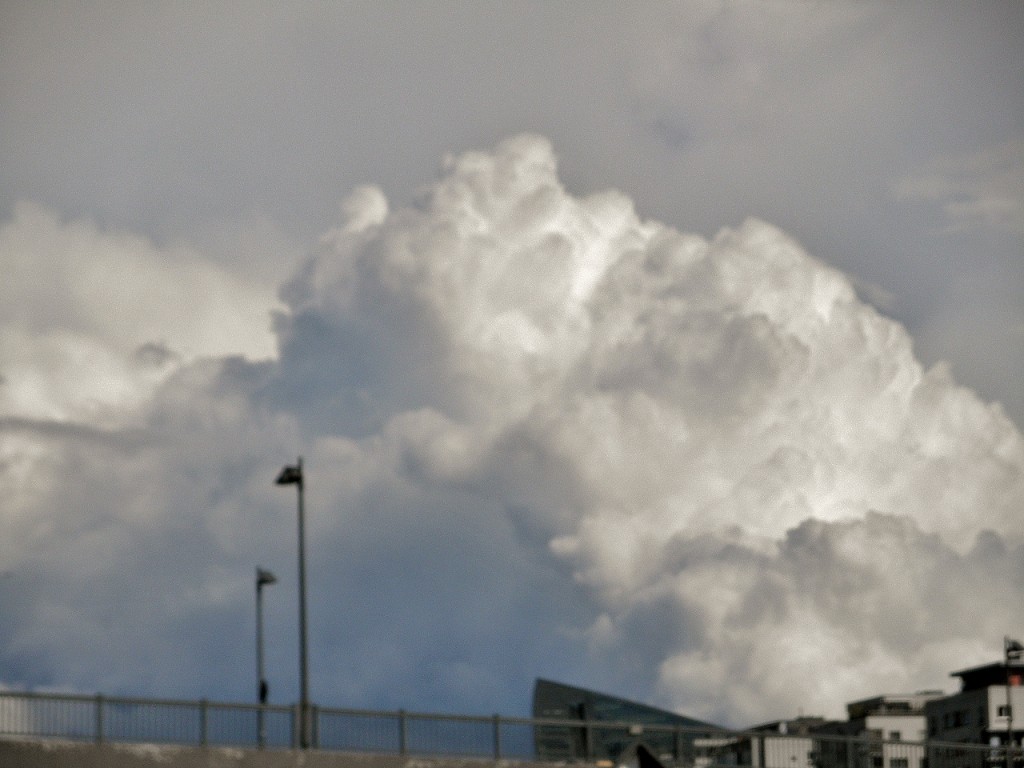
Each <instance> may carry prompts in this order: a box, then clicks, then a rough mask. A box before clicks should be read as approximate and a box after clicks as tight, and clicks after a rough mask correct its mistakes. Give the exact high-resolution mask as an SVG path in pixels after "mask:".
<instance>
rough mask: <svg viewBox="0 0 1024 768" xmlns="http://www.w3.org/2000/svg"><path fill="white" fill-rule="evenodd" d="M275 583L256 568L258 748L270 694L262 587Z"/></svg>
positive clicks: (264, 737)
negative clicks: (264, 638) (264, 652)
mask: <svg viewBox="0 0 1024 768" xmlns="http://www.w3.org/2000/svg"><path fill="white" fill-rule="evenodd" d="M276 583H277V577H276V576H275V575H274V574H272V573H271V572H270V571H265V570H263V569H262V568H260V567H259V566H257V567H256V686H257V695H258V696H259V700H260V708H259V710H257V723H256V730H257V736H258V737H259V745H260V747H262V746H263V745H264V743H265V742H266V737H267V733H266V729H265V726H264V723H263V707H264V705H265V704H266V703H267V695H268V694H269V693H270V686H269V685H267V678H266V677H265V676H264V674H263V587H265V586H267V585H269V584H276Z"/></svg>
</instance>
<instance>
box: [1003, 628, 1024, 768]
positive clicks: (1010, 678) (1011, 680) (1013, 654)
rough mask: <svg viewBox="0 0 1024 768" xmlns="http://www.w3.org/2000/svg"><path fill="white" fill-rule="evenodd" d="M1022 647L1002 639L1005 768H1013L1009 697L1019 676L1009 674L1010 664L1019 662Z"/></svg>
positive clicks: (1013, 641) (1011, 708)
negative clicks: (1004, 697)
mask: <svg viewBox="0 0 1024 768" xmlns="http://www.w3.org/2000/svg"><path fill="white" fill-rule="evenodd" d="M1022 656H1024V645H1021V644H1020V643H1019V642H1017V641H1016V640H1011V639H1010V637H1009V636H1006V637H1003V658H1004V663H1005V667H1006V768H1013V749H1012V748H1013V699H1012V697H1011V695H1010V693H1011V689H1012V688H1013V686H1014V685H1020V675H1019V674H1010V662H1011V661H1017V662H1019V661H1020V660H1021V657H1022Z"/></svg>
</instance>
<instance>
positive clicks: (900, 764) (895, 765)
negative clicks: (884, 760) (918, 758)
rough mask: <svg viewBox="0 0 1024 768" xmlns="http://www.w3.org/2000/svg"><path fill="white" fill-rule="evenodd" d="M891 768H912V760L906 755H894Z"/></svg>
mask: <svg viewBox="0 0 1024 768" xmlns="http://www.w3.org/2000/svg"><path fill="white" fill-rule="evenodd" d="M889 768H910V760H909V758H906V757H894V758H893V759H892V760H890V761H889Z"/></svg>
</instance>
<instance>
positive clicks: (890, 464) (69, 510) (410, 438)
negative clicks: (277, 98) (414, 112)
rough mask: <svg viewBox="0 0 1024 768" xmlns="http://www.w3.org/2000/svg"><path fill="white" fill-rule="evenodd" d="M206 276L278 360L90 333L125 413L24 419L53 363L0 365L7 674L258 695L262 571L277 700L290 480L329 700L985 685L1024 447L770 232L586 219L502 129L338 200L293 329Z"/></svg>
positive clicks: (782, 694) (746, 705) (139, 330)
mask: <svg viewBox="0 0 1024 768" xmlns="http://www.w3.org/2000/svg"><path fill="white" fill-rule="evenodd" d="M20 216H21V218H19V219H18V220H16V221H15V222H13V223H11V224H8V225H7V228H6V229H5V230H4V233H5V237H4V238H3V239H2V240H0V242H2V243H3V244H4V245H3V247H4V248H5V249H8V250H10V249H12V248H16V246H15V245H11V243H12V242H14V240H13V238H14V235H16V234H17V233H18V232H20V231H22V230H23V229H24V228H25V227H27V226H29V225H30V224H32V222H36V223H35V224H32V226H36V227H40V226H45V227H48V228H49V229H50V230H52V231H54V232H56V233H57V234H58V235H60V236H61V237H64V238H65V240H64V241H62V242H69V241H67V236H68V234H67V230H68V229H72V230H75V231H77V232H79V233H81V232H82V231H84V232H85V235H86V237H85V241H86V242H92V241H95V240H96V239H97V238H103V237H109V236H108V235H103V234H101V233H99V232H97V231H96V230H95V228H93V227H90V226H84V225H81V224H72V225H67V224H63V225H62V224H60V223H59V222H56V221H55V220H54V219H53V218H52V216H50V215H49V214H46V212H45V211H42V212H40V211H38V210H34V209H26V210H24V211H22V213H21V214H20ZM61 233H63V234H61ZM81 239H82V238H81V237H79V238H78V239H77V240H74V241H73V242H72V244H70V245H66V246H65V247H66V248H73V247H78V246H77V245H74V243H78V242H80V241H81ZM117 242H123V238H120V239H117ZM131 242H132V243H134V244H135V246H137V247H138V248H141V250H142V252H143V255H144V254H145V253H147V252H148V250H149V249H152V248H157V247H158V246H154V245H152V244H151V243H150V244H147V243H145V242H144V241H143V242H142V243H141V245H140V243H139V241H137V240H132V241H131ZM18 252H20V251H18ZM138 258H142V257H138ZM125 259H128V261H129V262H131V263H136V261H135V259H136V257H134V256H133V257H127V256H126V257H125ZM142 263H146V262H145V261H144V260H143V262H142ZM182 274H186V275H187V274H188V272H187V270H186V271H185V272H184V273H182ZM223 280H224V281H225V282H224V283H223V286H224V287H223V291H224V296H225V298H226V299H228V300H234V301H238V302H240V304H241V305H243V306H247V307H249V308H251V309H252V310H253V311H256V310H258V311H259V312H262V313H263V315H264V316H265V317H267V318H269V317H270V315H271V313H273V317H274V320H273V325H272V328H273V339H274V340H275V341H276V347H275V348H274V351H273V352H272V353H271V354H266V355H263V356H261V355H260V354H258V352H259V350H260V349H262V348H261V347H248V348H243V347H242V342H243V341H244V342H245V343H250V344H253V345H258V344H260V343H262V342H261V340H260V337H259V335H258V334H255V335H253V334H251V333H243V332H242V331H238V333H239V334H241V335H240V336H232V335H231V332H230V328H229V327H225V326H223V325H218V324H217V323H216V322H215V319H214V320H207V321H203V322H204V325H206V324H209V325H211V326H216V327H219V328H221V329H222V330H223V331H224V334H225V335H224V336H223V337H222V338H221V340H220V341H218V342H217V343H223V344H225V345H231V344H235V345H236V348H238V351H249V353H250V354H249V356H248V357H243V356H229V355H226V354H224V352H223V350H222V349H219V348H218V347H217V346H216V344H215V343H214V342H210V343H209V346H206V347H201V348H195V347H193V348H188V345H187V344H186V341H187V340H192V339H195V338H196V334H195V333H194V332H193V331H191V330H189V329H188V328H187V327H185V326H181V327H182V328H183V330H182V331H181V332H180V334H179V335H178V336H173V335H172V336H167V337H165V338H164V339H163V340H161V339H157V338H154V331H152V330H150V329H148V328H145V327H136V326H135V325H132V326H131V327H130V328H131V332H129V330H127V329H129V326H118V328H117V329H116V332H115V331H111V330H104V329H103V327H102V325H101V323H100V321H99V320H97V319H95V317H94V316H93V315H90V313H88V312H85V311H84V310H83V311H81V312H76V313H73V314H72V316H73V317H74V318H76V319H75V320H74V321H73V322H72V321H66V320H65V321H62V322H65V324H70V326H73V327H71V328H70V330H67V329H66V332H67V333H71V332H73V333H75V334H79V335H83V336H89V337H91V338H96V339H102V340H103V343H104V345H105V348H106V349H109V350H110V351H109V356H110V359H112V360H116V361H117V365H118V366H120V367H117V366H113V367H111V366H108V368H109V370H112V371H114V373H109V372H107V373H104V376H105V377H106V378H104V379H103V380H104V381H107V382H108V383H107V384H104V385H103V386H102V387H99V391H102V392H108V393H109V392H112V391H117V390H116V387H114V386H113V385H112V384H110V383H109V382H110V381H114V382H115V383H116V382H117V381H128V382H129V384H128V385H126V387H127V388H128V389H129V390H130V391H131V392H133V393H134V395H135V396H134V397H133V398H130V399H118V398H116V397H107V398H106V399H104V400H103V401H102V405H103V407H102V408H96V407H92V408H89V407H84V406H83V405H82V402H78V401H75V402H72V403H71V404H70V405H69V402H70V401H69V398H72V400H73V397H72V395H69V394H68V393H67V392H64V391H61V392H57V393H54V394H52V395H51V401H47V402H48V403H49V405H47V404H46V403H43V404H40V403H39V402H37V401H31V402H29V401H28V400H27V399H19V396H18V392H21V391H25V392H28V391H31V392H33V393H34V394H33V396H37V395H36V394H35V393H37V391H38V390H36V389H35V388H31V387H27V388H25V389H24V390H21V389H19V378H18V377H19V376H20V375H25V376H28V375H31V372H32V371H33V370H35V369H33V368H32V366H31V365H28V364H26V365H23V366H12V367H11V371H9V372H5V381H4V384H3V388H4V392H5V397H6V398H7V399H6V400H5V401H4V403H5V409H6V410H5V411H4V413H5V414H7V417H6V418H5V419H4V420H2V421H0V434H2V435H3V443H2V451H3V455H2V461H0V492H2V493H3V495H4V498H5V499H8V502H7V504H6V505H5V507H4V512H3V514H4V518H5V520H4V525H5V530H7V531H8V535H7V536H5V538H4V542H3V544H2V545H0V556H2V560H0V562H3V563H4V568H5V569H6V571H5V572H6V573H7V574H9V575H8V576H6V577H5V578H4V580H3V581H2V582H0V601H2V603H0V608H2V610H3V613H4V615H5V616H8V617H10V620H9V621H5V622H4V625H3V629H2V630H0V632H2V633H3V634H2V636H0V661H2V669H3V670H4V673H3V674H4V682H5V683H6V684H8V685H15V686H18V685H27V686H35V687H47V686H64V687H72V688H81V689H85V690H95V689H101V690H104V691H106V692H122V691H123V692H131V693H146V694H150V695H190V696H198V695H208V696H211V697H216V698H225V697H226V698H248V697H249V696H250V695H251V693H250V688H251V679H252V671H251V667H252V657H251V653H250V650H249V649H250V648H251V644H252V624H251V621H252V619H251V602H252V583H251V581H252V569H253V566H254V565H256V564H257V562H258V563H259V564H261V565H263V566H265V567H270V568H272V569H273V570H274V571H275V572H276V573H278V576H279V577H282V578H281V584H280V585H278V586H275V587H273V588H272V589H271V590H269V592H268V596H267V599H268V622H269V623H268V634H269V638H270V642H269V647H270V648H271V651H270V655H269V657H268V664H269V667H270V669H271V683H272V686H271V687H272V691H273V692H274V694H275V695H276V696H277V697H278V698H279V700H280V699H281V698H283V697H286V696H287V695H289V693H290V691H289V685H290V684H291V682H292V681H293V679H294V678H293V677H292V675H291V672H290V669H291V667H292V666H293V658H294V639H293V633H294V622H293V618H294V617H293V614H294V607H293V600H292V598H291V596H290V593H289V590H290V589H292V588H293V587H294V583H293V580H292V579H291V578H289V577H290V574H291V572H292V571H293V569H294V565H293V558H294V554H293V547H294V517H293V514H292V505H293V503H294V499H293V498H292V497H291V495H290V494H289V493H287V492H286V491H282V490H281V489H275V488H274V487H273V486H272V479H273V477H274V474H275V472H276V470H277V469H278V468H279V467H280V465H281V464H282V463H283V462H288V461H291V460H292V457H294V456H297V455H302V456H303V457H304V459H305V462H306V467H307V471H308V483H309V493H308V508H309V510H310V518H309V525H310V563H311V565H310V567H311V585H312V586H311V596H312V601H313V603H312V611H311V623H312V663H313V694H314V698H316V699H317V700H318V701H319V702H321V703H324V704H345V705H357V706H393V707H398V706H403V707H407V708H420V709H431V710H445V711H452V710H461V711H476V710H480V711H494V710H502V711H512V710H514V709H515V708H516V707H517V706H518V707H521V708H525V702H526V701H527V698H528V689H529V685H530V682H531V681H532V679H533V678H534V677H535V676H544V677H549V678H555V679H565V680H567V681H570V682H574V683H579V684H585V685H590V686H593V687H597V688H601V689H605V690H610V691H613V692H616V693H619V694H622V695H627V696H630V697H632V698H640V699H644V700H648V701H652V702H653V703H660V704H663V705H666V706H671V707H673V708H676V709H678V710H680V711H684V712H687V713H689V714H692V715H695V716H699V717H702V718H707V719H714V720H718V721H722V722H726V723H731V724H737V725H743V724H749V723H751V722H754V721H756V720H761V719H768V718H772V717H785V716H791V715H794V714H796V713H797V712H798V711H804V712H817V713H824V714H830V715H834V714H838V713H839V711H840V710H841V708H842V706H843V704H844V703H845V702H846V701H849V700H852V699H854V698H856V697H858V696H867V695H872V694H875V693H879V692H882V691H883V690H884V691H888V690H890V689H894V688H896V689H908V690H910V689H917V688H924V687H928V688H935V687H943V685H944V682H945V680H946V677H947V675H948V672H949V671H950V670H951V669H958V668H962V667H964V666H967V665H969V664H971V663H974V662H978V661H987V660H989V659H990V657H991V656H992V654H993V647H994V646H995V645H996V644H997V643H996V641H995V640H993V638H995V639H996V640H997V639H998V638H999V637H1000V636H1001V635H1002V634H1004V633H1005V631H1006V628H1005V621H1006V619H1005V607H1006V606H1007V605H1012V604H1015V603H1016V602H1017V601H1019V599H1020V597H1021V594H1020V589H1021V587H1020V585H1021V584H1022V583H1024V582H1022V580H1021V579H1020V575H1021V572H1022V569H1024V549H1022V542H1021V540H1020V535H1019V531H1018V525H1017V521H1018V520H1019V510H1020V509H1021V504H1022V502H1024V440H1022V437H1021V434H1020V432H1019V430H1018V429H1017V428H1016V426H1015V425H1014V424H1013V422H1012V421H1010V419H1009V418H1007V416H1006V415H1005V413H1004V412H1003V410H1002V408H1001V407H999V406H998V405H994V404H989V403H986V402H984V401H983V400H982V399H981V398H979V397H978V396H977V395H976V394H975V393H974V392H972V391H971V390H969V389H966V388H964V387H962V386H959V385H958V384H957V382H956V381H955V379H954V377H953V375H952V374H951V373H950V371H949V369H948V367H947V366H946V365H944V364H936V365H933V366H931V367H925V366H924V365H922V364H921V362H920V361H919V360H918V359H917V358H916V356H915V354H914V350H913V343H912V339H911V337H910V335H909V334H908V332H907V331H906V329H905V328H904V327H903V326H902V325H901V324H899V323H898V322H896V321H894V320H892V319H890V318H888V317H886V316H884V315H882V314H880V313H879V311H877V310H876V309H875V308H873V307H872V306H870V305H868V304H866V303H865V302H864V301H863V300H861V299H860V298H858V295H857V292H856V291H855V289H854V287H853V285H852V283H851V280H850V278H849V277H848V276H846V275H845V274H844V273H843V272H841V271H839V270H838V269H836V268H835V267H833V266H830V265H828V264H827V263H825V262H823V261H821V260H819V259H817V258H815V257H814V256H812V255H810V254H809V253H808V252H807V251H806V250H805V248H804V247H802V246H801V244H800V243H798V242H797V241H796V240H795V239H794V238H793V237H791V236H790V235H788V234H786V233H785V232H784V231H782V230H780V229H779V228H777V227H775V226H773V225H771V224H769V223H766V222H763V221H760V220H757V219H748V220H746V221H743V222H740V223H738V224H737V225H735V226H732V227H728V228H724V229H722V230H721V231H719V232H718V233H717V234H715V235H713V236H711V237H705V236H702V235H698V234H692V233H686V232H682V231H679V230H677V229H675V228H673V227H672V226H669V225H667V224H664V223H661V222H658V221H654V220H649V219H644V218H642V217H641V216H640V215H638V213H637V211H636V209H635V207H634V204H633V201H632V200H630V199H629V198H628V197H626V196H625V195H624V194H622V193H620V192H615V191H604V192H597V193H594V194H588V195H577V194H573V193H571V192H570V191H568V190H567V189H566V187H565V185H564V184H563V182H562V180H561V178H560V175H559V169H558V161H557V156H556V152H555V149H554V148H553V147H552V145H551V144H550V142H549V141H548V140H547V139H545V138H543V137H540V136H537V135H533V134H522V135H517V136H513V137H511V138H509V139H507V140H504V141H502V142H501V143H499V144H498V145H497V146H496V147H495V148H494V149H492V150H479V151H470V152H466V153H462V154H458V155H453V156H451V157H449V158H447V159H446V160H445V162H444V165H443V169H442V171H441V173H440V175H439V177H438V178H437V179H436V180H435V181H434V182H433V183H431V184H429V185H428V186H426V187H422V188H421V190H420V192H419V193H418V195H417V196H415V197H414V201H413V202H412V203H409V204H393V203H391V202H389V200H388V199H387V196H386V195H385V193H384V192H383V191H382V190H381V189H379V188H376V187H373V186H363V187H359V188H357V189H355V190H354V191H353V192H352V194H351V195H350V196H349V197H348V198H346V200H345V202H344V204H343V205H342V220H340V221H339V222H337V225H336V226H335V227H333V228H331V229H330V230H329V231H327V232H326V233H325V234H324V235H323V236H322V238H321V239H320V241H319V243H318V244H317V245H316V246H315V247H314V248H312V249H311V250H310V253H309V256H308V258H307V259H305V260H304V261H303V262H302V263H301V264H299V265H298V266H297V267H296V269H295V271H294V273H293V274H292V275H291V276H290V277H289V278H288V279H287V280H286V281H285V282H284V283H283V285H282V286H281V289H280V294H279V303H278V301H276V300H274V299H273V298H272V297H269V298H268V297H267V296H266V294H265V293H264V292H260V291H259V290H258V289H257V288H253V287H252V286H251V285H248V284H244V283H241V282H238V281H237V280H233V279H229V278H228V277H227V276H224V277H223ZM155 282H157V283H160V284H162V285H167V281H164V280H162V279H161V280H157V281H155ZM26 284H31V281H30V280H29V281H27V283H26ZM202 284H203V285H209V284H210V283H209V281H208V280H205V279H204V280H203V281H202ZM190 286H191V284H190V283H188V282H187V281H186V282H185V283H183V284H182V285H181V287H180V288H176V289H175V290H177V291H178V292H179V293H180V294H184V293H188V292H190V291H192V290H193V288H192V287H190ZM98 295H99V297H100V299H98V300H97V301H99V303H98V304H96V305H95V306H102V298H103V297H106V298H107V299H109V301H111V302H118V301H119V300H120V299H119V293H118V286H117V285H111V287H110V289H109V291H108V292H106V293H104V292H103V291H100V292H99V294H98ZM13 301H14V303H13V306H24V307H31V302H30V301H29V300H28V299H25V300H24V302H25V303H24V305H19V304H18V301H19V300H18V299H17V298H16V297H15V299H14V300H13ZM158 306H159V305H158ZM201 306H204V305H201ZM225 306H231V305H230V304H228V305H225V304H224V303H223V302H219V301H218V302H211V303H210V304H209V309H208V311H209V312H210V313H214V312H217V311H221V310H224V311H228V310H225V309H224V308H225ZM161 311H162V312H163V313H165V314H167V316H168V317H169V318H171V319H174V318H175V314H174V312H173V311H172V309H171V308H169V307H165V308H164V309H163V310H161ZM25 312H28V309H26V310H25ZM23 316H24V313H23ZM190 316H191V314H190V313H188V312H183V313H182V314H181V315H180V316H179V317H178V318H177V321H179V322H182V323H184V322H187V321H188V319H189V318H190ZM210 317H212V318H216V315H210ZM169 322H170V321H169ZM8 325H9V326H13V327H21V326H17V324H16V323H14V322H13V321H8ZM23 327H24V328H30V329H32V330H27V331H24V333H26V334H28V333H37V334H39V335H40V337H41V338H44V339H45V338H49V337H50V335H51V334H52V330H51V329H50V327H49V326H48V325H47V324H46V322H45V318H35V319H34V320H32V322H29V321H27V320H26V321H25V322H24V323H23ZM166 327H168V328H174V327H175V326H174V325H173V323H171V324H169V325H167V326H166ZM245 327H246V328H248V327H250V326H249V325H248V324H247V325H246V326H245ZM266 327H271V326H269V325H267V326H266ZM111 339H114V340H116V342H117V343H116V344H115V343H114V342H113V341H111ZM176 339H180V341H179V342H176ZM158 341H159V342H160V343H159V344H157V343H156V342H158ZM96 343H99V342H96ZM147 344H148V345H149V346H147ZM254 350H255V352H256V353H254ZM61 365H62V366H65V365H66V366H67V370H71V371H79V370H93V369H92V368H90V367H88V366H86V367H85V368H82V367H81V366H77V367H76V366H75V365H72V364H70V363H67V362H66V361H62V362H61ZM133 366H134V367H133ZM140 367H141V369H144V370H146V371H149V373H147V374H145V375H146V376H148V378H146V379H145V385H144V386H143V385H141V384H139V383H138V381H137V380H136V378H135V377H138V376H141V375H143V374H140V373H139V370H140ZM115 369H116V370H115ZM60 370H65V368H64V367H62V368H60ZM104 371H107V369H104ZM86 381H88V379H86ZM82 392H83V393H85V394H80V395H79V396H80V398H82V401H87V402H92V403H94V402H95V400H96V398H95V397H93V396H91V395H89V394H88V393H89V390H88V389H87V388H86V389H83V390H82ZM25 397H26V398H27V397H28V396H27V395H26V396H25ZM58 406H60V407H58ZM72 406H74V407H72ZM510 702H511V703H510Z"/></svg>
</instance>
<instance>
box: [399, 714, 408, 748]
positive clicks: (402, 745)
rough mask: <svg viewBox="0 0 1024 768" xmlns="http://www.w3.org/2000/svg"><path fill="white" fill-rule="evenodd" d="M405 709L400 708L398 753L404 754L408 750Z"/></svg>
mask: <svg viewBox="0 0 1024 768" xmlns="http://www.w3.org/2000/svg"><path fill="white" fill-rule="evenodd" d="M405 737H406V733H405V710H404V709H400V710H398V754H400V755H404V754H405V753H406V752H407V751H408V745H407V744H406V741H405Z"/></svg>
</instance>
